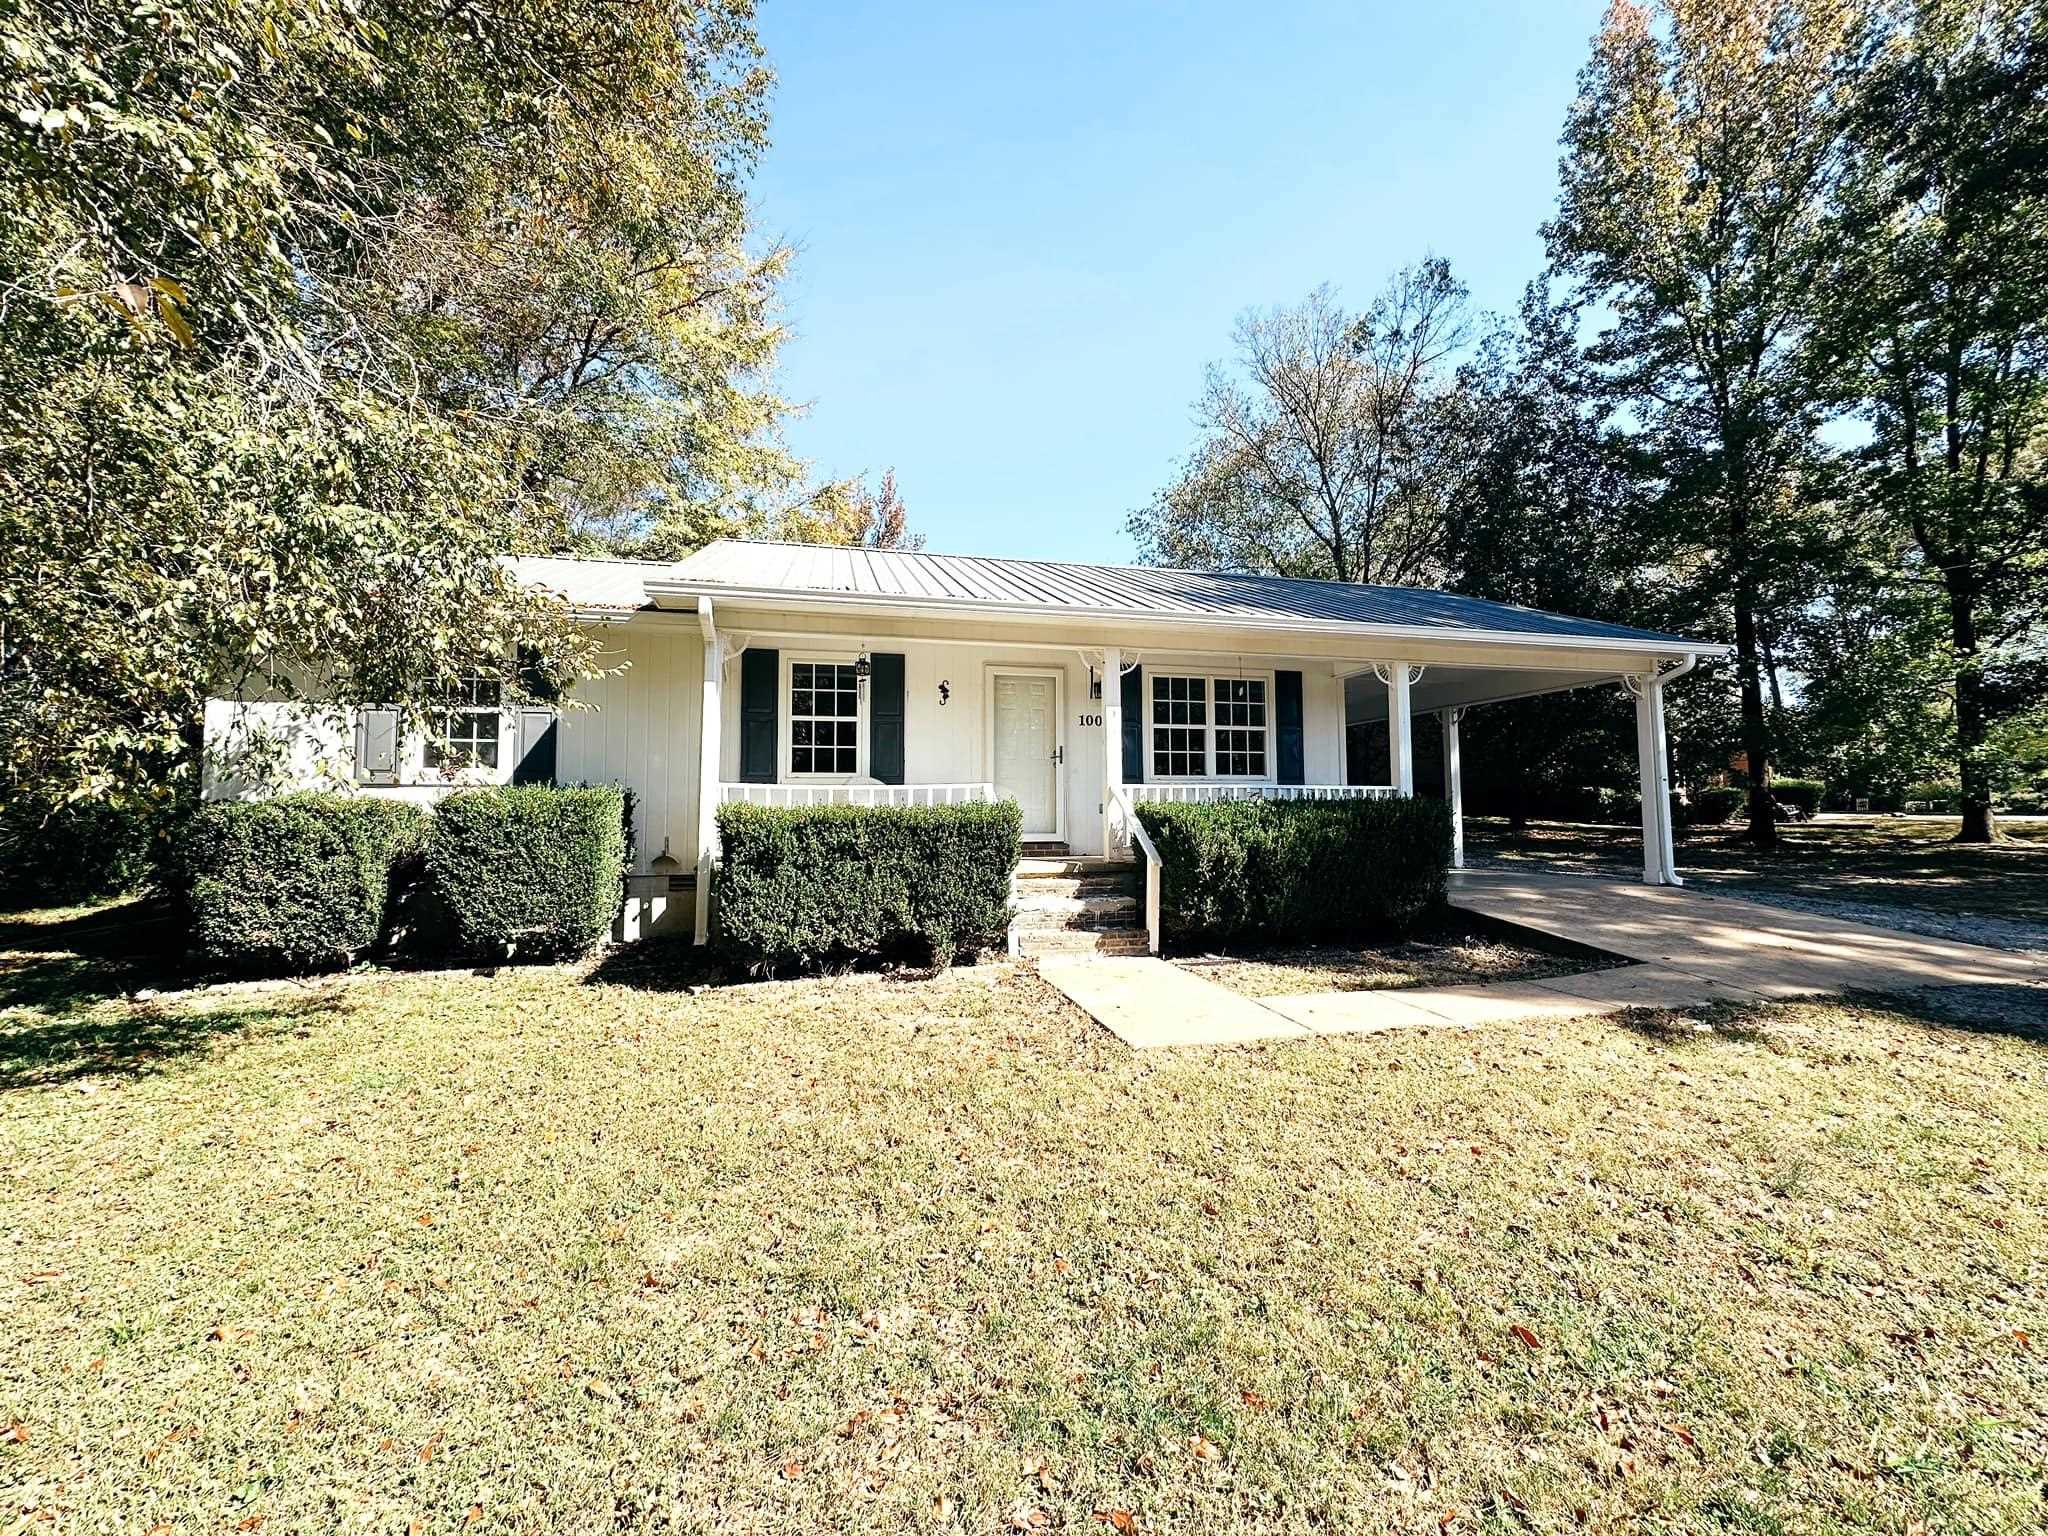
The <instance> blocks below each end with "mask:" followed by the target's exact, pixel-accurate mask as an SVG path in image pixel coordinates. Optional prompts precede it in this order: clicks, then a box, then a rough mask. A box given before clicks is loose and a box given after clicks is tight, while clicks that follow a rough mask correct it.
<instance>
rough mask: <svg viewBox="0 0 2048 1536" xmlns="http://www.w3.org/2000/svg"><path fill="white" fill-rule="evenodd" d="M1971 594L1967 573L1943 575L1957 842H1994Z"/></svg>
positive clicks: (1973, 590)
mask: <svg viewBox="0 0 2048 1536" xmlns="http://www.w3.org/2000/svg"><path fill="white" fill-rule="evenodd" d="M1976 599H1977V590H1976V578H1975V575H1974V573H1973V572H1971V571H1969V570H1967V569H1964V568H1953V569H1951V570H1950V571H1949V573H1948V617H1949V635H1950V638H1951V639H1952V640H1953V641H1954V642H1955V648H1956V768H1957V777H1958V778H1959V779H1961V781H1962V786H1963V825H1962V829H1961V830H1960V831H1958V832H1957V833H1956V841H1957V842H1959V843H1995V842H1997V841H1998V840H1999V832H1998V818H1997V817H1996V815H1994V814H1993V812H1992V809H1991V765H1990V763H1988V762H1987V761H1985V756H1984V743H1985V739H1986V738H1987V737H1988V736H1989V734H1990V729H1989V724H1988V721H1987V720H1986V717H1985V709H1984V663H1983V658H1982V657H1981V656H1979V655H1978V653H1977V601H1976Z"/></svg>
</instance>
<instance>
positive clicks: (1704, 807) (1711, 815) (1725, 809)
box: [1685, 784, 1749, 827]
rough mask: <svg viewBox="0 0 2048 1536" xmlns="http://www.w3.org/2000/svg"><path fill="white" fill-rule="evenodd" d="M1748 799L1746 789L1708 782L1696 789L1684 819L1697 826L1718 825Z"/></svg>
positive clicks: (1740, 807) (1724, 821) (1726, 819)
mask: <svg viewBox="0 0 2048 1536" xmlns="http://www.w3.org/2000/svg"><path fill="white" fill-rule="evenodd" d="M1748 799H1749V793H1748V791H1747V790H1742V789H1737V788H1736V787H1735V786H1734V785H1732V784H1710V785H1708V786H1707V787H1706V788H1705V789H1702V790H1697V791H1695V792H1694V794H1693V797H1692V803H1691V804H1690V805H1688V806H1687V807H1686V813H1685V819H1686V820H1687V821H1689V822H1691V823H1693V824H1695V825H1697V826H1702V827H1718V826H1721V825H1723V824H1724V823H1726V822H1727V821H1728V819H1729V818H1730V817H1731V816H1733V815H1734V814H1735V813H1736V812H1737V811H1739V810H1741V809H1742V807H1743V805H1744V803H1745V802H1746V801H1747V800H1748Z"/></svg>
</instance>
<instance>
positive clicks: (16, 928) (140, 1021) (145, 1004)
mask: <svg viewBox="0 0 2048 1536" xmlns="http://www.w3.org/2000/svg"><path fill="white" fill-rule="evenodd" d="M177 938H178V931H177V924H176V922H175V920H174V918H173V916H172V913H171V911H170V908H169V907H168V905H167V904H165V903H163V902H161V901H156V900H151V899H141V900H136V901H127V902H121V903H118V904H116V905H113V906H109V907H102V908H99V909H97V910H92V911H84V912H80V913H77V914H76V915H73V916H67V917H63V918H59V919H57V920H56V921H54V922H36V921H24V920H22V919H20V918H14V919H8V918H4V917H0V1014H4V1015H5V1016H6V1017H5V1019H4V1021H0V1091H5V1090H10V1089H16V1088H29V1087H37V1086H47V1085H49V1084H53V1083H64V1082H69V1081H71V1080H73V1079H75V1078H80V1077H90V1076H98V1075H103V1074H112V1073H128V1074H135V1073H142V1072H149V1071H154V1070H155V1069H156V1067H157V1065H158V1064H159V1063H161V1062H162V1061H163V1060H164V1059H166V1058H168V1057H172V1056H177V1055H180V1054H182V1053H184V1052H186V1051H190V1050H195V1049H197V1048H199V1047H200V1046H202V1045H204V1044H205V1043H206V1042H207V1041H209V1040H214V1039H218V1038H220V1037H222V1036H224V1035H230V1034H236V1033H239V1032H242V1031H244V1030H247V1029H249V1028H251V1027H252V1026H254V1025H256V1024H258V1023H262V1022H266V1021H276V1020H280V1019H289V1018H292V1017H294V1016H296V1015H297V1014H298V1013H300V1012H301V1011H303V1009H304V1008H305V1007H306V1006H307V1004H306V1003H304V1002H300V1001H296V1000H294V1001H288V1002H282V1003H280V1002H276V1001H271V1002H265V1003H253V1002H252V1003H251V1004H250V1005H249V1006H247V1007H242V1008H228V1009H221V1010H218V1011H215V1012H206V1013H184V1012H178V1013H174V1012H171V1011H170V1010H167V1009H162V1008H159V1007H157V1006H155V1005H154V1004H153V1003H152V1002H151V1001H150V998H149V994H150V993H151V992H154V991H158V990H163V989H167V988H171V987H181V986H185V985H187V984H189V983H190V981H191V979H192V978H191V976H190V975H189V974H188V973H187V970H186V968H185V965H184V963H183V960H182V958H181V956H180V954H179V951H178V944H177ZM116 998H128V999H133V1001H132V1002H131V1004H130V1006H128V1007H126V1008H123V1009H102V1008H99V1007H97V1006H96V1005H98V1004H101V1003H106V1002H110V1001H112V1000H114V999H116Z"/></svg>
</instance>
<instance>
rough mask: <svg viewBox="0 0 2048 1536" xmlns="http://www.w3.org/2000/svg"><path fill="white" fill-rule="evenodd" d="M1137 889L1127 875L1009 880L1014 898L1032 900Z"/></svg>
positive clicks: (1127, 893) (1125, 893) (1116, 893)
mask: <svg viewBox="0 0 2048 1536" xmlns="http://www.w3.org/2000/svg"><path fill="white" fill-rule="evenodd" d="M1138 889H1139V887H1138V885H1137V883H1136V882H1135V881H1133V880H1132V879H1131V877H1130V876H1129V875H1127V874H1126V875H1103V874H1090V875H1036V876H1033V877H1032V878H1031V879H1029V880H1013V881H1011V882H1010V895H1011V897H1012V899H1013V900H1016V901H1035V900H1038V899H1039V898H1040V897H1047V896H1130V895H1133V894H1135V893H1136V892H1137V890H1138Z"/></svg>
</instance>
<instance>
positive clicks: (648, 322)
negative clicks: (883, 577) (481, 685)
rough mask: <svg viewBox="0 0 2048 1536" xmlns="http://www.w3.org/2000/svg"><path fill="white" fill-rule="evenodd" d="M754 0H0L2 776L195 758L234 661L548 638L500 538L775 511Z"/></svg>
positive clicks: (551, 650)
mask: <svg viewBox="0 0 2048 1536" xmlns="http://www.w3.org/2000/svg"><path fill="white" fill-rule="evenodd" d="M751 13H752V8H751V5H750V4H748V3H747V0H710V3H708V4H703V5H698V4H685V3H683V0H617V3H613V0H476V3H472V4H463V5H460V6H453V7H442V6H418V5H412V4H408V3H405V0H304V3H301V0H291V3H286V0H247V3H244V0H232V3H231V0H168V3H164V4H157V3H151V4H145V5H142V6H140V7H132V6H129V7H124V6H108V5H104V4H101V3H99V0H51V3H47V4H35V5H29V6H19V7H9V8H5V9H4V10H0V52H4V56H5V57H6V59H7V64H8V67H7V70H6V71H5V74H4V78H0V162H4V164H5V166H6V169H7V174H6V175H5V176H4V177H0V291H4V292H5V294H6V296H7V297H6V302H5V303H4V304H0V612H4V613H5V614H6V615H7V623H6V636H5V645H4V647H0V798H6V799H10V800H11V799H12V798H13V794H14V793H15V792H17V791H19V790H22V789H26V790H28V791H31V792H33V793H34V794H36V795H38V796H41V797H43V798H45V799H51V800H62V799H68V798H72V797H74V796H75V795H78V794H87V795H92V796H96V797H99V796H108V795H112V796H116V797H127V798H131V799H136V800H151V801H161V800H167V799H170V798H174V797H175V795H176V794H177V793H180V792H187V793H189V791H190V790H191V788H192V786H193V783H194V780H195V779H196V769H197V756H198V745H199V740H198V738H199V733H198V731H197V729H196V720H197V716H198V712H199V709H200V707H201V705H202V703H203V701H204V700H205V698H206V697H208V696H209V695H210V694H220V693H225V692H229V691H231V690H234V689H236V688H242V687H248V688H260V689H263V690H264V691H266V692H271V693H279V694H284V695H286V696H289V695H290V694H291V693H293V692H294V691H295V690H297V689H299V688H301V687H304V686H309V685H310V683H311V681H312V680H313V679H314V677H316V676H317V681H318V686H319V689H320V691H321V692H322V694H323V695H324V696H326V697H328V698H330V699H332V700H333V701H335V702H338V703H341V704H352V703H389V704H400V705H408V706H419V705H422V704H424V703H425V702H426V701H427V700H428V699H429V698H430V697H431V694H432V692H433V690H434V689H435V688H436V687H438V686H439V685H440V683H441V682H442V681H443V680H444V679H445V678H446V677H447V676H448V675H449V674H450V673H451V672H456V671H461V670H465V669H468V668H470V667H473V666H476V665H478V664H479V663H480V662H481V663H483V664H495V663H494V662H493V660H492V659H493V658H497V657H504V656H509V655H511V654H512V653H513V650H514V648H515V646H518V645H526V646H528V647H530V648H532V649H534V650H536V651H539V652H540V653H542V655H543V657H544V658H545V660H546V663H547V666H548V669H549V670H550V671H551V672H552V673H553V674H554V675H556V676H558V677H561V678H573V677H574V676H575V675H577V673H578V672H579V671H581V670H584V669H585V668H587V666H589V665H590V664H591V663H592V657H593V656H594V654H595V647H594V646H593V645H592V643H591V642H590V640H589V638H588V637H587V636H583V635H579V634H578V632H577V631H576V629H575V627H574V626H573V625H571V624H570V623H568V622H567V620H566V617H565V616H563V615H560V614H558V613H556V612H554V611H553V610H552V609H551V608H550V607H549V606H547V605H545V604H543V603H541V602H540V601H538V600H537V599H534V598H531V597H528V596H526V595H523V594H521V593H519V592H518V591H516V590H515V589H514V588H513V586H512V585H511V583H510V582H509V581H508V580H507V579H506V577H505V574H504V572H503V570H502V569H501V567H500V565H499V559H500V557H501V556H503V555H505V554H507V553H513V552H518V551H521V550H531V549H536V548H539V549H551V548H558V547H564V546H590V545H592V544H595V543H599V542H605V541H611V542H643V543H651V544H654V545H658V546H660V547H662V548H663V549H666V550H670V551H674V550H679V549H681V548H685V547H688V546H690V545H692V544H694V543H697V542H701V541H702V539H703V538H704V537H707V536H709V535H711V534H715V533H719V532H724V531H730V530H732V529H734V528H738V527H747V526H753V525H755V524H756V523H758V522H759V521H760V520H761V519H763V518H765V517H768V516H769V515H771V514H773V513H775V512H777V511H779V510H780V509H781V507H782V505H783V503H784V501H785V500H786V499H787V497H788V495H789V494H790V491H791V487H792V486H793V485H794V483H795V477H796V473H797V469H798V466H796V465H795V464H794V462H793V461H791V460H790V458H789V456H788V454H787V452H786V451H785V450H784V449H783V448H782V446H781V445H780V443H779V442H778V441H777V439H776V435H775V430H774V429H775V425H776V423H777V421H778V420H779V419H780V417H781V415H782V413H783V409H784V408H783V406H782V403H781V402H780V401H779V400H777V399H776V398H775V397H774V395H773V394H772V393H771V392H770V391H769V390H768V389H767V388H766V387H765V384H764V379H765V376H766V370H767V368H768V366H769V364H770V363H771V361H772V358H773V354H774V350H775V347H776V345H777V342H778V340H779V337H780V329H779V327H778V326H777V324H776V322H775V319H774V315H773V304H774V291H775V284H776V281H777V278H778V276H779V274H780V272H781V270H782V267H783V263H784V260H785V253H783V252H781V251H779V250H769V251H766V252H761V253H757V252H755V251H753V250H751V249H750V248H749V231H748V226H747V197H746V181H747V178H748V176H749V174H750V172H751V168H752V165H753V162H754V159H755V157H756V155H757V154H758V153H759V151H760V149H761V147H762V145H763V144H764V143H765V135H766V116H765V101H766V93H767V89H768V84H769V77H768V73H767V70H766V68H765V67H764V65H763V63H762V60H761V57H760V51H759V47H758V44H757V42H756V40H755V38H754V35H753V31H752V24H751ZM508 673H509V669H508ZM506 681H507V683H508V684H511V683H513V682H514V681H516V680H515V679H513V678H512V677H510V676H509V675H508V676H507V678H506Z"/></svg>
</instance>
